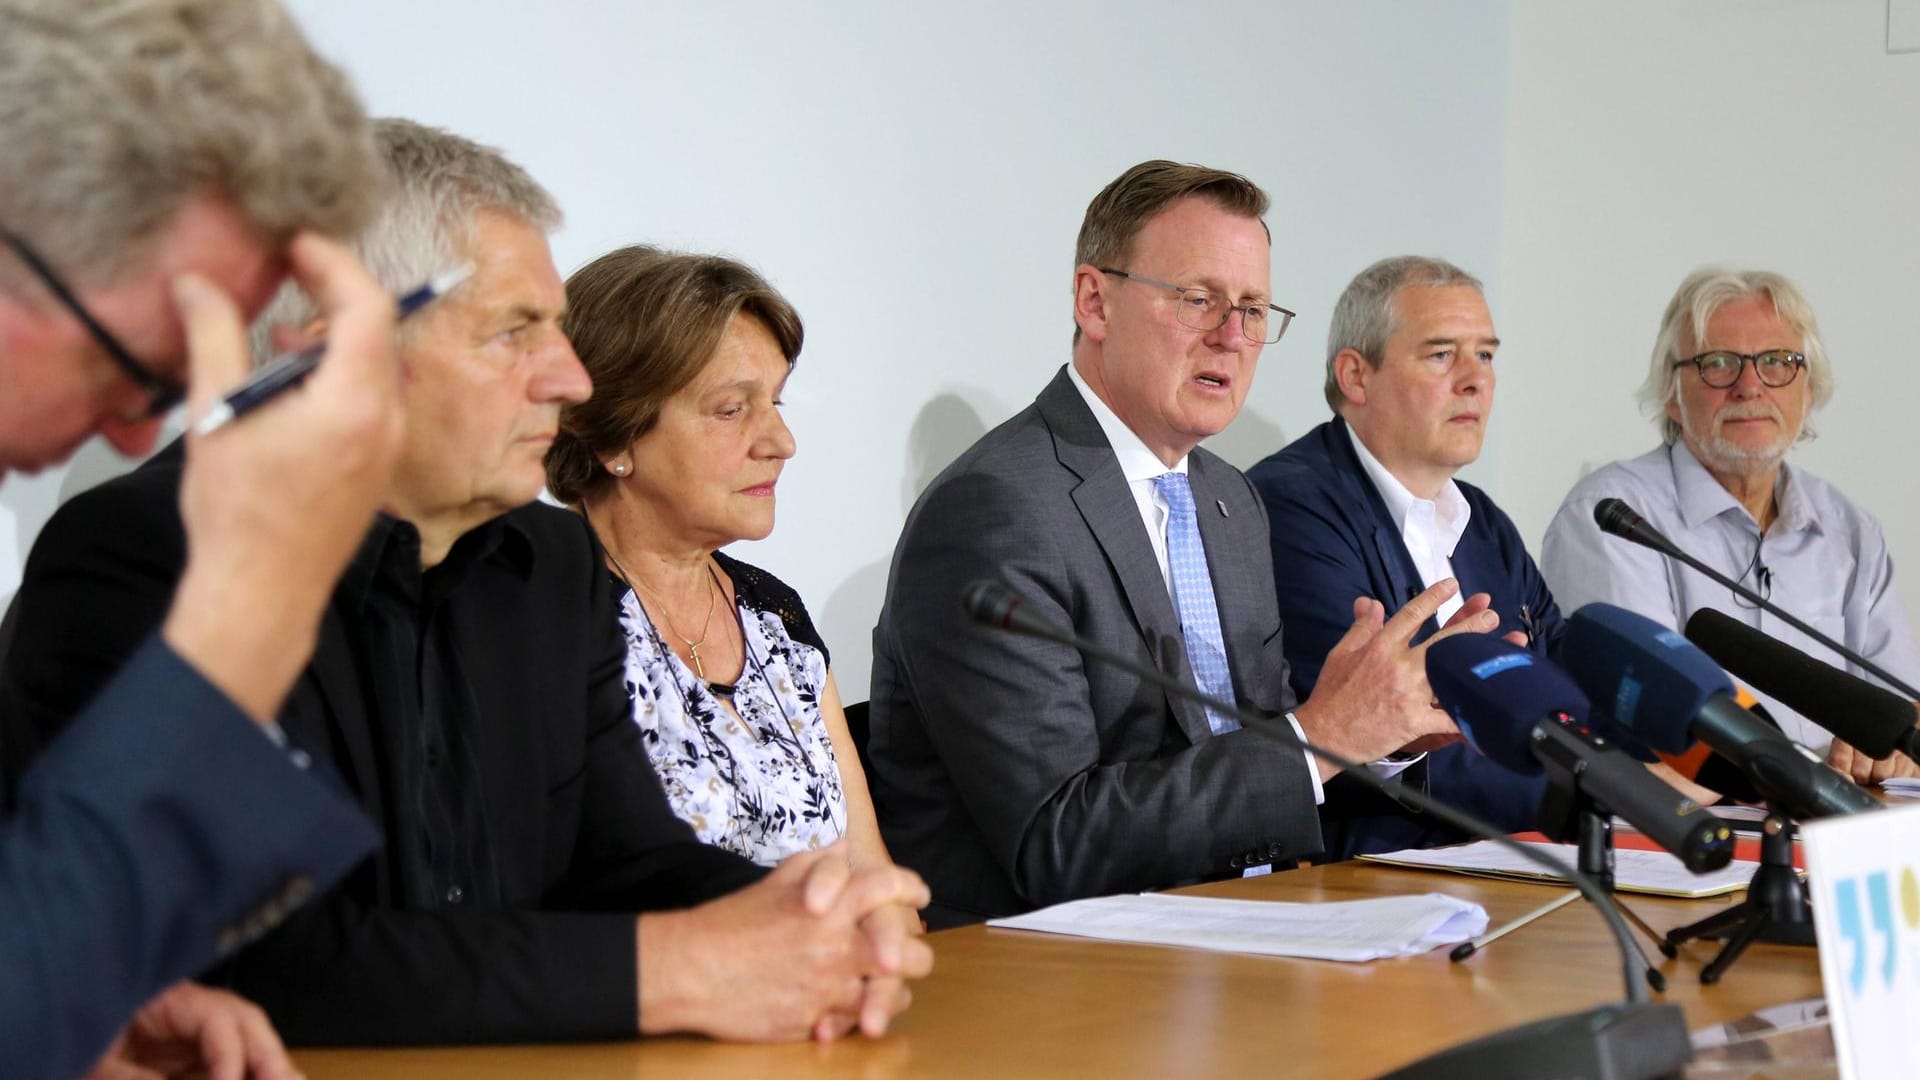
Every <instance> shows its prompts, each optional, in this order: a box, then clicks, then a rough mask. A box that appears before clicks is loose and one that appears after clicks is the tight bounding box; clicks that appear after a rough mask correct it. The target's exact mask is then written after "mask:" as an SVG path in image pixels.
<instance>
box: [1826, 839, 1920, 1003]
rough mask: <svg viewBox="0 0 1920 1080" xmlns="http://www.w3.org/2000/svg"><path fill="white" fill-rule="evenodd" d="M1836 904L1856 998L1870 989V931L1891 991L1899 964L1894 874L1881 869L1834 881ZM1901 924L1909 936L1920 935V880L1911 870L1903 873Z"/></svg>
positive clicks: (1901, 875)
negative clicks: (1863, 889) (1863, 890)
mask: <svg viewBox="0 0 1920 1080" xmlns="http://www.w3.org/2000/svg"><path fill="white" fill-rule="evenodd" d="M1863 881H1864V882H1865V883H1866V903H1865V904H1864V905H1863V904H1862V903H1861V895H1860V893H1861V889H1860V885H1861V883H1862V882H1863ZM1833 904H1834V914H1835V916H1836V919H1837V922H1838V925H1839V927H1840V936H1841V938H1842V939H1844V940H1845V941H1846V943H1847V949H1848V951H1849V955H1850V957H1851V958H1852V960H1853V963H1852V965H1851V966H1850V967H1849V968H1848V970H1847V983H1848V985H1849V986H1850V987H1851V989H1852V991H1853V996H1855V997H1858V996H1860V994H1861V992H1862V991H1864V990H1866V988H1867V965H1868V963H1869V962H1870V960H1871V959H1872V955H1873V951H1874V950H1873V943H1872V942H1871V941H1870V940H1869V931H1871V934H1872V936H1873V937H1874V938H1877V939H1878V941H1879V944H1880V949H1879V953H1880V957H1881V961H1880V981H1881V983H1882V985H1884V986H1886V987H1888V988H1891V987H1892V986H1893V978H1894V975H1895V974H1896V973H1897V971H1898V970H1899V964H1900V959H1899V958H1900V950H1899V948H1898V941H1897V935H1896V933H1895V926H1894V911H1893V882H1892V871H1888V870H1878V871H1875V872H1873V873H1871V874H1866V875H1862V876H1861V877H1850V878H1843V879H1841V880H1840V881H1837V882H1835V883H1834V886H1833ZM1900 922H1901V923H1902V924H1903V925H1904V926H1905V927H1906V932H1907V934H1908V935H1913V934H1915V933H1920V877H1916V876H1915V874H1914V872H1913V868H1912V867H1908V868H1906V869H1905V870H1902V871H1900Z"/></svg>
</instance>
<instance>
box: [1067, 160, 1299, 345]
mask: <svg viewBox="0 0 1920 1080" xmlns="http://www.w3.org/2000/svg"><path fill="white" fill-rule="evenodd" d="M1186 198H1201V199H1208V200H1210V201H1212V202H1213V203H1214V204H1215V205H1217V206H1219V207H1220V209H1222V210H1225V211H1226V212H1227V213H1229V214H1235V215H1238V216H1241V217H1249V218H1254V219H1255V220H1258V219H1260V218H1262V217H1265V216H1266V213H1267V206H1268V201H1267V193H1266V192H1264V191H1261V190H1260V187H1259V185H1257V184H1255V183H1254V182H1253V181H1251V180H1249V179H1247V178H1246V177H1244V176H1241V175H1240V174H1239V173H1231V172H1225V171H1223V170H1220V169H1209V168H1207V167H1206V166H1204V165H1182V164H1180V163H1179V162H1177V161H1164V160H1155V161H1143V162H1141V163H1140V164H1138V165H1135V166H1134V167H1133V168H1131V169H1128V170H1127V171H1126V172H1123V173H1121V174H1120V175H1119V177H1117V178H1116V179H1115V180H1114V181H1113V182H1112V183H1111V184H1108V185H1107V186H1106V187H1104V188H1101V189H1100V194H1098V195H1095V196H1094V197H1093V201H1092V202H1090V203H1088V204H1087V216H1086V217H1085V218H1082V219H1081V221H1080V238H1079V240H1078V241H1077V242H1076V243H1075V244H1074V249H1073V264H1074V265H1075V266H1076V267H1077V266H1095V267H1100V266H1111V267H1115V268H1116V269H1125V267H1124V266H1123V265H1122V264H1124V263H1125V262H1126V261H1127V260H1128V259H1129V258H1131V257H1132V255H1133V241H1134V238H1135V237H1137V236H1139V235H1140V230H1141V229H1144V228H1146V225H1147V222H1149V221H1151V220H1153V218H1154V216H1155V215H1157V214H1159V213H1160V211H1162V210H1165V209H1166V208H1167V207H1169V206H1171V205H1173V204H1174V203H1175V202H1178V201H1179V200H1181V199H1186ZM1261 228H1263V229H1264V228H1266V222H1264V221H1262V222H1261ZM1267 238H1268V240H1269V241H1271V240H1272V238H1273V234H1272V232H1271V230H1269V231H1268V234H1267ZM1073 339H1074V340H1075V341H1079V340H1080V328H1079V325H1078V324H1075V326H1074V330H1073Z"/></svg>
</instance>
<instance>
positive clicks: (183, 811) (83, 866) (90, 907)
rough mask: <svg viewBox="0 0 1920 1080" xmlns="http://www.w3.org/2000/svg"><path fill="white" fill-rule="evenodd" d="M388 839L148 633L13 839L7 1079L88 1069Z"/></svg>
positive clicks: (62, 747) (2, 983)
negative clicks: (154, 1011)
mask: <svg viewBox="0 0 1920 1080" xmlns="http://www.w3.org/2000/svg"><path fill="white" fill-rule="evenodd" d="M376 841H377V836H376V834H375V832H374V830H373V828H372V826H371V825H370V824H369V823H368V822H367V821H366V820H365V819H364V818H363V817H362V816H361V814H360V812H359V811H358V810H357V809H356V808H355V807H354V805H353V804H352V802H350V801H349V800H348V799H346V798H345V797H344V796H343V795H342V794H340V793H339V792H337V791H335V790H333V789H332V788H331V787H330V786H329V785H328V783H327V782H326V781H325V780H323V779H322V778H321V777H319V776H317V775H312V774H308V773H306V772H304V771H303V770H302V769H300V768H298V767H296V765H295V764H294V762H293V760H292V759H291V758H290V757H289V755H288V753H287V752H286V751H284V750H282V749H280V748H279V747H277V746H275V745H274V744H273V742H272V741H271V740H270V739H268V738H267V737H266V735H265V733H263V732H262V731H261V730H260V729H259V727H258V726H256V725H255V724H254V723H252V722H251V721H250V720H249V719H248V718H247V717H246V716H245V715H244V714H243V713H241V712H240V711H239V709H238V708H237V707H236V706H234V705H233V703H232V702H230V701H229V700H228V699H227V698H226V697H225V696H224V695H222V694H221V693H220V692H219V690H218V689H216V688H215V687H214V686H213V685H212V684H210V683H208V682H207V681H206V679H205V678H203V677H202V676H201V675H200V674H199V673H198V672H197V671H195V670H194V669H193V668H192V667H191V666H189V665H188V664H187V663H186V662H185V661H184V660H182V659H181V658H180V657H179V656H177V655H176V654H174V653H173V652H172V651H171V650H169V649H168V648H167V647H166V646H165V644H164V643H162V642H161V641H160V640H159V639H158V638H157V636H156V637H154V638H150V639H149V640H148V641H147V642H146V643H145V644H144V645H143V646H141V648H140V649H139V650H138V651H137V652H136V653H135V654H134V656H133V658H132V659H131V660H130V661H129V662H128V663H127V665H126V666H125V667H124V668H123V669H122V670H121V671H120V672H119V674H118V675H117V676H115V678H114V679H113V680H112V681H111V682H110V683H109V684H108V685H107V688H106V689H105V690H103V691H102V692H101V694H100V695H99V696H98V697H97V698H96V699H95V700H94V701H93V702H92V703H91V704H90V705H89V706H88V707H87V708H86V709H85V710H84V711H83V712H82V713H81V715H80V717H79V718H78V719H77V720H75V722H74V724H73V725H72V727H71V728H70V729H69V730H68V731H67V732H66V733H65V734H64V735H62V736H61V737H60V738H59V739H57V740H55V741H54V743H53V745H52V747H51V748H50V749H49V750H48V752H47V754H46V755H45V756H44V757H43V758H42V759H41V760H40V761H39V762H38V763H37V764H36V765H35V767H34V768H33V769H32V770H31V771H30V772H28V774H27V777H26V780H25V783H24V784H23V786H22V788H21V791H20V803H19V809H18V812H17V813H16V815H15V816H14V817H13V819H12V820H11V821H9V822H8V823H7V825H6V826H5V828H4V831H0V972H4V973H5V974H4V976H0V1046H5V1047H6V1048H7V1050H6V1057H7V1074H8V1075H9V1076H18V1077H41V1076H46V1077H64V1076H72V1075H77V1074H78V1073H80V1072H82V1071H84V1070H85V1069H86V1068H87V1067H88V1066H89V1065H91V1064H92V1063H93V1061H94V1059H95V1058H96V1057H97V1056H98V1055H99V1054H100V1053H101V1052H102V1051H103V1050H104V1049H105V1048H106V1046H107V1044H108V1043H109V1042H110V1041H111V1040H112V1039H113V1037H114V1035H115V1034H116V1033H117V1032H118V1031H119V1029H120V1028H121V1026H122V1025H123V1024H125V1023H126V1021H127V1019H128V1017H129V1016H131V1015H132V1013H133V1012H134V1011H135V1010H136V1009H137V1008H138V1007H139V1006H140V1005H141V1004H142V1003H143V1002H145V1001H146V1000H147V998H149V997H150V996H152V995H153V994H154V993H155V992H157V991H159V990H161V989H162V988H164V987H166V986H167V985H169V984H170V983H173V982H175V981H177V980H179V979H181V978H184V977H186V976H189V975H191V974H193V973H195V972H197V971H199V970H200V969H202V968H204V967H206V966H207V965H208V964H210V963H211V962H212V961H213V960H214V959H215V958H216V957H218V956H219V955H221V954H222V953H224V952H226V951H230V950H231V949H233V948H235V947H237V946H238V945H240V944H242V943H244V942H245V941H247V940H249V939H250V938H252V937H254V936H257V935H258V934H260V933H262V932H264V931H265V930H266V929H267V928H268V927H269V926H271V925H272V924H273V923H274V922H276V921H277V920H278V918H279V916H280V915H281V914H282V913H284V911H285V910H286V909H287V908H289V907H291V906H293V905H295V904H297V903H299V902H300V901H301V900H302V899H304V898H305V897H306V896H307V895H310V894H311V893H312V892H314V891H316V890H318V889H323V888H325V887H326V886H328V885H330V884H331V883H332V882H334V881H335V880H337V879H338V878H339V877H340V876H341V875H342V874H344V873H345V872H346V871H347V870H348V869H349V868H351V867H352V866H353V865H354V864H355V863H357V862H358V861H359V860H360V859H362V858H363V857H364V856H365V855H366V854H367V853H368V852H370V851H371V850H373V847H374V845H375V843H376Z"/></svg>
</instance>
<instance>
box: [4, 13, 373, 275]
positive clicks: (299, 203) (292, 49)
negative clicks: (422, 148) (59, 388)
mask: <svg viewBox="0 0 1920 1080" xmlns="http://www.w3.org/2000/svg"><path fill="white" fill-rule="evenodd" d="M0 147H4V148H5V149H4V151H0V224H4V225H5V226H6V227H7V228H10V229H12V230H14V231H15V232H17V233H20V234H21V235H23V236H25V237H27V238H28V239H29V240H30V241H31V242H32V243H33V244H34V246H35V247H37V248H39V249H40V250H41V251H43V252H45V253H46V255H47V257H48V258H49V259H51V260H53V261H54V263H55V265H57V266H58V267H59V268H60V270H61V271H62V273H63V274H65V275H67V276H68V277H69V278H70V279H71V280H72V281H73V282H74V283H75V284H76V285H79V286H82V287H90V286H98V285H103V284H109V283H112V282H114V281H116V280H119V278H120V276H121V275H122V274H124V273H125V272H126V271H127V270H128V269H129V268H130V267H132V266H135V265H137V264H138V262H139V260H140V259H141V258H142V257H143V256H144V255H145V251H144V247H145V244H144V242H145V241H147V240H149V239H150V238H152V237H153V236H154V235H155V234H156V233H157V232H159V231H160V230H161V229H162V228H164V227H165V226H166V225H167V224H168V222H169V221H170V220H171V219H172V218H173V216H174V215H175V214H176V213H177V212H178V211H179V210H180V209H181V207H182V206H183V205H184V204H185V203H186V202H188V201H189V200H190V199H192V198H194V197H195V196H198V195H203V194H204V195H214V196H218V197H221V198H224V199H226V200H228V201H229V202H231V203H232V204H233V206H234V207H235V209H237V210H238V211H239V212H240V214H241V215H242V216H244V217H245V218H246V219H247V220H248V221H250V222H252V223H253V224H254V225H256V226H258V227H260V228H262V229H265V230H266V231H268V232H269V233H270V234H272V235H274V236H276V237H277V238H280V239H285V238H287V237H290V236H292V234H293V233H295V232H296V231H299V230H302V229H312V230H315V231H317V232H321V233H326V234H330V235H334V236H347V235H350V234H352V233H354V232H355V231H357V230H358V229H360V228H361V226H363V225H364V224H365V223H366V221H367V219H368V218H369V216H370V215H371V213H372V208H373V200H374V194H375V190H376V188H377V183H378V179H377V178H378V176H379V169H378V166H377V164H376V163H375V161H374V157H373V143H372V139H371V136H370V133H369V127H368V122H367V117H366V114H365V112H364V111H363V110H362V109H361V106H360V102H359V99H358V98H356V97H355V96H354V93H353V88H352V86H351V85H350V84H349V83H348V82H347V78H346V76H345V75H343V74H342V73H341V72H340V71H339V70H338V69H336V68H335V67H333V66H332V65H330V64H328V63H327V62H326V61H325V60H322V59H321V58H320V57H319V56H317V55H315V53H314V52H313V50H312V48H311V47H310V46H309V45H308V44H307V42H306V39H305V38H303V37H302V36H301V34H300V31H299V28H298V27H296V26H295V25H294V23H293V21H292V20H291V19H290V18H288V16H287V14H286V12H284V11H283V10H281V8H280V6H279V4H277V3H274V2H273V0H0ZM23 273H24V271H22V270H21V269H20V268H18V267H15V266H13V265H12V260H3V261H0V286H4V285H7V284H8V283H10V282H13V281H18V280H20V276H21V275H22V274H23Z"/></svg>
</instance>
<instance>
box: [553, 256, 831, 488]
mask: <svg viewBox="0 0 1920 1080" xmlns="http://www.w3.org/2000/svg"><path fill="white" fill-rule="evenodd" d="M737 314H746V315H751V316H753V317H754V318H756V319H759V320H760V322H761V323H762V324H764V325H765V326H766V328H767V330H768V332H770V333H771V334H772V335H773V339H774V341H775V342H777V343H778V344H779V346H780V351H781V353H782V354H784V355H785V356H786V358H787V364H788V365H789V366H791V365H792V364H793V362H794V361H795V360H796V359H798V358H799V356H800V343H801V340H802V338H803V337H804V331H803V330H802V327H801V325H800V315H799V313H798V312H796V311H794V310H793V305H792V304H789V303H787V300H786V297H783V296H781V295H780V294H779V292H777V291H776V290H775V289H774V287H773V286H771V285H769V284H767V281H766V279H765V278H763V277H761V276H760V275H759V274H758V273H756V272H755V271H754V270H753V269H752V268H751V267H749V266H747V265H745V264H743V263H739V262H735V261H734V260H732V259H728V258H724V257H722V256H719V255H695V254H689V253H687V252H679V251H662V250H660V249H659V248H654V247H647V246H645V245H641V244H635V245H633V246H631V247H623V248H620V249H618V250H616V251H610V252H608V253H607V254H605V255H602V256H600V257H599V258H597V259H595V260H593V261H592V262H590V263H588V264H587V265H585V266H583V267H581V268H580V269H579V270H576V271H575V272H574V274H573V276H572V277H570V278H568V279H567V314H566V317H565V318H564V319H562V320H561V323H560V325H561V328H562V329H563V330H565V331H566V333H567V337H568V338H569V339H570V340H571V341H572V342H573V350H574V352H576V353H578V354H579V356H580V363H581V364H583V365H584V366H585V367H586V369H587V374H588V375H590V376H592V378H593V397H591V398H589V399H588V400H586V401H584V402H581V403H580V404H578V405H570V406H568V407H567V408H566V409H565V410H563V411H562V412H561V414H560V434H559V436H558V437H556V438H555V439H554V441H553V447H552V449H550V450H548V451H547V490H549V491H550V492H552V493H553V497H554V498H556V499H559V500H560V501H561V502H563V503H567V504H569V505H572V504H576V503H581V502H584V501H586V500H587V499H589V498H591V497H592V496H594V495H595V494H597V493H599V492H600V491H601V490H603V489H604V488H605V487H606V486H607V485H608V484H609V483H611V482H612V481H611V478H610V477H609V476H608V474H607V471H606V470H605V469H604V468H603V467H602V466H601V461H602V459H603V458H604V457H607V456H611V455H614V454H618V453H620V452H621V451H623V450H625V449H626V448H627V447H629V446H631V445H633V441H634V440H635V439H638V438H639V437H640V436H642V435H645V434H646V433H647V432H649V431H651V430H653V425H654V424H655V423H656V422H658V421H659V419H660V408H661V406H662V405H664V404H666V402H667V399H668V398H671V397H672V396H673V395H675V394H677V393H679V392H680V391H681V390H684V389H685V388H686V386H687V384H688V383H691V382H692V381H693V379H694V377H695V376H696V375H698V374H699V373H700V370H701V369H702V368H704V367H706V365H707V362H708V361H710V360H712V359H713V354H714V352H715V351H716V350H718V349H719V347H720V339H721V338H722V337H724V336H725V335H726V332H727V324H728V323H729V322H731V321H732V320H733V317H734V316H735V315H737Z"/></svg>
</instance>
